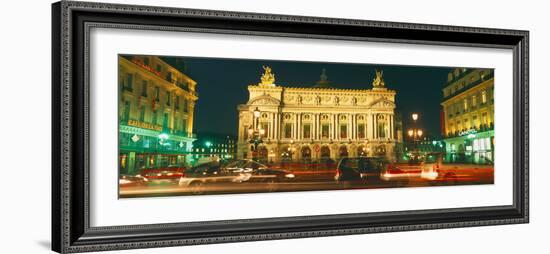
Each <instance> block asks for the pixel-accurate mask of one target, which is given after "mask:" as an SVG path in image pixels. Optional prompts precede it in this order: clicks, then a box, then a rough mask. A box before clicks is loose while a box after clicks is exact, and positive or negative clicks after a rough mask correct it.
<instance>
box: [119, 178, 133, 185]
mask: <svg viewBox="0 0 550 254" xmlns="http://www.w3.org/2000/svg"><path fill="white" fill-rule="evenodd" d="M129 183H132V181H130V180H127V179H120V180H118V184H129Z"/></svg>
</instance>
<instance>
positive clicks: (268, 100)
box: [247, 95, 281, 106]
mask: <svg viewBox="0 0 550 254" xmlns="http://www.w3.org/2000/svg"><path fill="white" fill-rule="evenodd" d="M247 105H258V106H260V105H277V106H278V105H281V101H280V100H277V99H275V98H273V97H271V96H269V95H262V96H258V97H255V98H252V99H250V100H249V101H248V103H247Z"/></svg>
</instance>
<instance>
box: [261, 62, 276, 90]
mask: <svg viewBox="0 0 550 254" xmlns="http://www.w3.org/2000/svg"><path fill="white" fill-rule="evenodd" d="M262 68H264V74H262V77H261V81H262V82H261V83H260V84H259V85H261V86H275V84H274V83H275V74H273V73H271V67H269V66H265V65H264V66H262Z"/></svg>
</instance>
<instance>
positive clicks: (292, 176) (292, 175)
mask: <svg viewBox="0 0 550 254" xmlns="http://www.w3.org/2000/svg"><path fill="white" fill-rule="evenodd" d="M285 177H286V178H294V174H286V175H285Z"/></svg>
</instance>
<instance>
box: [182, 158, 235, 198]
mask: <svg viewBox="0 0 550 254" xmlns="http://www.w3.org/2000/svg"><path fill="white" fill-rule="evenodd" d="M240 181H242V180H241V179H240V178H239V177H238V175H236V174H233V173H231V172H228V171H226V170H224V169H223V168H222V167H221V165H220V162H219V161H209V162H205V163H202V164H198V165H196V166H194V167H192V168H189V169H187V170H185V173H184V174H183V175H182V176H181V177H180V178H179V181H178V185H179V186H180V187H189V188H191V192H192V193H193V194H201V193H202V192H203V191H204V186H205V185H206V184H213V183H234V182H240Z"/></svg>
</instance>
